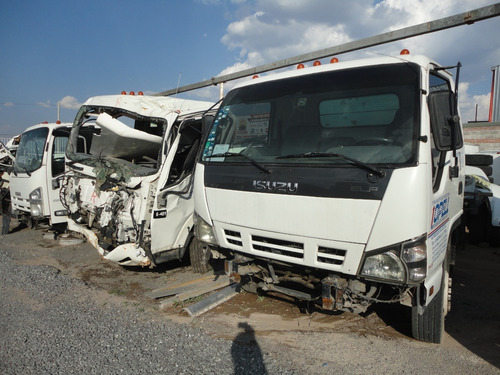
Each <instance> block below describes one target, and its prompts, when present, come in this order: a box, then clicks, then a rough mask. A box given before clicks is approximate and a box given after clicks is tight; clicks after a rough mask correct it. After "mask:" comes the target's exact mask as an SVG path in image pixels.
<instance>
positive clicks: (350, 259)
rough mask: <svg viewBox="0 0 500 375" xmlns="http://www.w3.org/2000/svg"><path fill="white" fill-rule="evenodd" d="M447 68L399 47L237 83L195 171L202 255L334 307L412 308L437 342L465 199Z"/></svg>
mask: <svg viewBox="0 0 500 375" xmlns="http://www.w3.org/2000/svg"><path fill="white" fill-rule="evenodd" d="M405 53H406V52H405ZM315 65H316V64H315ZM459 65H460V64H458V66H459ZM452 68H456V67H446V68H445V67H441V66H440V65H438V64H437V63H436V62H434V61H432V60H430V59H429V58H426V57H423V56H414V57H413V56H410V55H409V54H402V55H401V56H397V57H380V58H373V59H366V60H359V61H351V62H342V63H338V62H337V63H332V64H328V65H321V66H314V67H311V68H304V69H297V70H295V71H288V72H283V73H277V74H271V75H268V76H266V77H260V78H256V79H253V80H251V81H249V82H246V83H243V84H241V85H239V86H237V87H235V88H234V89H233V90H231V91H230V92H229V93H228V94H227V95H226V97H225V99H224V101H223V102H222V103H221V105H220V107H219V110H218V112H217V114H216V116H215V118H214V121H213V124H212V126H211V128H210V130H209V131H208V133H207V137H206V138H205V144H204V149H203V151H202V154H201V155H200V158H199V160H198V165H197V167H196V174H195V223H196V229H195V232H196V236H197V238H198V240H200V241H202V243H203V244H204V246H203V248H204V251H205V257H206V258H208V257H209V256H223V257H226V258H227V259H226V268H227V272H228V273H230V274H232V275H233V276H234V277H235V279H237V280H240V281H241V283H242V286H243V288H245V289H247V290H253V291H257V290H263V291H275V292H281V293H284V294H287V295H291V296H294V297H296V298H299V299H303V300H309V301H314V302H318V303H319V304H320V305H321V306H322V307H323V308H325V309H330V310H333V309H336V310H344V311H351V312H363V311H365V310H366V308H367V307H368V306H369V305H370V304H372V303H374V302H399V303H402V304H405V305H408V306H411V309H412V327H413V335H414V336H415V337H416V338H418V339H420V340H424V341H430V342H439V341H440V340H441V337H442V333H443V329H444V328H443V327H444V316H445V315H446V313H447V311H448V307H449V298H450V291H451V289H450V285H451V284H450V272H449V270H450V265H452V264H453V262H454V247H455V246H456V244H457V242H459V241H460V239H461V238H462V236H461V235H460V233H461V232H460V230H461V229H462V228H461V225H460V223H461V216H462V212H463V196H464V193H463V190H464V172H463V171H464V152H463V137H462V130H461V125H460V120H459V116H458V109H457V96H456V92H455V91H456V89H455V88H456V86H455V84H454V83H453V81H452V75H451V74H450V72H449V70H450V69H452Z"/></svg>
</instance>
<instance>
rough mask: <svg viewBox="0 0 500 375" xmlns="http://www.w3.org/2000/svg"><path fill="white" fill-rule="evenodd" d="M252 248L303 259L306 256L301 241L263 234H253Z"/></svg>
mask: <svg viewBox="0 0 500 375" xmlns="http://www.w3.org/2000/svg"><path fill="white" fill-rule="evenodd" d="M252 248H253V249H254V250H258V251H264V252H267V253H272V254H278V255H284V256H288V257H293V258H300V259H302V258H303V257H304V244H303V243H300V242H292V241H285V240H279V239H276V238H269V237H262V236H252Z"/></svg>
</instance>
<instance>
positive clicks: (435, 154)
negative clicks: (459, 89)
mask: <svg viewBox="0 0 500 375" xmlns="http://www.w3.org/2000/svg"><path fill="white" fill-rule="evenodd" d="M429 89H430V93H429V97H428V105H429V113H430V120H431V134H432V137H431V140H430V142H431V154H432V186H433V202H432V207H431V210H432V211H431V224H430V230H429V235H428V236H429V239H430V243H431V246H432V253H433V256H432V260H433V261H434V262H433V263H434V264H440V261H441V259H442V257H443V256H444V255H445V253H446V250H447V246H448V240H447V239H448V237H449V233H450V230H451V228H450V223H452V222H453V221H454V219H456V218H457V216H458V215H460V214H461V212H462V208H463V207H462V206H463V204H462V198H461V196H462V193H463V181H464V171H463V161H462V160H463V157H464V156H463V153H462V152H461V149H462V147H463V139H462V133H461V130H460V126H459V123H458V113H456V112H457V108H456V105H455V94H454V93H453V91H452V90H451V87H450V82H449V81H448V80H445V79H444V78H442V77H440V76H439V75H437V74H431V75H430V80H429Z"/></svg>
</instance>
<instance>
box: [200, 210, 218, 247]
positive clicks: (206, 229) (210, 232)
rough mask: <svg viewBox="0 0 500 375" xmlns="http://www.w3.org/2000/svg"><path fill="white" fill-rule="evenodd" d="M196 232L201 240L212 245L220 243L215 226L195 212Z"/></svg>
mask: <svg viewBox="0 0 500 375" xmlns="http://www.w3.org/2000/svg"><path fill="white" fill-rule="evenodd" d="M194 233H195V236H196V238H198V240H199V241H201V242H204V243H208V244H211V245H218V243H217V239H216V238H215V233H214V229H213V227H212V226H211V225H210V224H208V223H207V222H206V221H205V220H203V219H202V218H201V217H200V216H198V214H196V212H195V213H194Z"/></svg>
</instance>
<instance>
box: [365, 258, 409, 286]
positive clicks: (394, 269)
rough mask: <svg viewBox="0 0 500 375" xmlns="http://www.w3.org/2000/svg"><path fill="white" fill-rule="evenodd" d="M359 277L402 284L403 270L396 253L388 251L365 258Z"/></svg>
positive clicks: (403, 279)
mask: <svg viewBox="0 0 500 375" xmlns="http://www.w3.org/2000/svg"><path fill="white" fill-rule="evenodd" d="M361 275H362V276H366V277H369V278H376V279H385V280H391V281H399V282H404V281H405V268H404V265H403V262H402V261H401V259H400V258H399V256H398V255H397V254H396V252H395V251H393V250H389V251H386V252H385V253H379V254H374V255H370V256H367V257H366V258H365V262H364V264H363V268H362V270H361Z"/></svg>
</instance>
